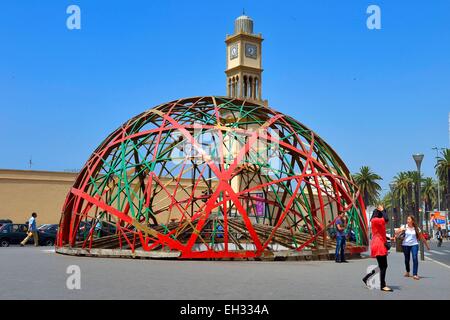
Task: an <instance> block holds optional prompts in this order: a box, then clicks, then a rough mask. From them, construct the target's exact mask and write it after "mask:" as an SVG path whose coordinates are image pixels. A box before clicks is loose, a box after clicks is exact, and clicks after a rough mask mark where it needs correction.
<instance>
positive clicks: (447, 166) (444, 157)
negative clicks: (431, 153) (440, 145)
mask: <svg viewBox="0 0 450 320" xmlns="http://www.w3.org/2000/svg"><path fill="white" fill-rule="evenodd" d="M434 168H435V169H436V175H437V176H438V179H439V182H440V184H441V186H443V191H444V193H443V194H445V195H446V196H445V199H446V200H448V194H449V192H450V179H449V177H450V149H445V150H443V151H442V152H441V156H440V157H438V161H437V164H436V166H435V167H434ZM446 204H447V206H446V207H447V208H448V207H449V204H448V203H446Z"/></svg>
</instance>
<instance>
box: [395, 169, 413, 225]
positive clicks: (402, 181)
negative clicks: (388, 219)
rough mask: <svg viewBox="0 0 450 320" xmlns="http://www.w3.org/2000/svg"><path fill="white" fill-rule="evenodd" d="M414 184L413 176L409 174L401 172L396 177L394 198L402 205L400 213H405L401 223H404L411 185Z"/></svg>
mask: <svg viewBox="0 0 450 320" xmlns="http://www.w3.org/2000/svg"><path fill="white" fill-rule="evenodd" d="M412 183H413V181H412V179H411V176H410V175H409V174H408V173H407V172H399V173H398V174H397V175H396V176H395V177H394V185H395V187H394V197H395V199H396V200H397V201H398V202H399V204H400V211H402V212H403V214H402V216H401V219H400V221H401V222H404V217H405V216H406V211H407V208H408V207H409V204H408V201H409V199H410V190H411V184H412Z"/></svg>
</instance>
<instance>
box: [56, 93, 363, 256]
mask: <svg viewBox="0 0 450 320" xmlns="http://www.w3.org/2000/svg"><path fill="white" fill-rule="evenodd" d="M340 212H344V213H345V215H346V217H347V219H348V234H349V238H350V239H349V242H348V246H347V248H348V250H349V251H350V252H354V253H358V252H363V251H365V250H366V248H367V244H368V238H367V221H366V218H365V209H364V204H363V201H362V197H361V194H360V192H359V190H358V188H357V187H356V185H355V183H354V181H353V179H352V177H351V175H350V173H349V170H348V169H347V167H346V166H345V164H344V162H343V161H342V160H341V159H340V158H339V156H338V155H337V154H336V153H335V152H334V151H333V149H332V148H331V147H330V146H329V145H328V144H327V143H326V142H325V141H323V140H322V139H321V138H320V137H319V136H317V135H316V134H315V133H314V132H313V131H312V130H310V129H309V128H307V127H306V126H304V125H303V124H301V123H300V122H298V121H296V120H295V119H293V118H292V117H289V116H286V115H284V114H282V113H280V112H277V111H275V110H274V109H272V108H269V107H266V106H264V105H260V104H258V103H256V102H254V101H245V100H239V99H233V98H229V97H214V96H207V97H192V98H186V99H179V100H176V101H171V102H168V103H164V104H161V105H158V106H156V107H154V108H152V109H149V110H148V111H145V112H143V113H142V114H140V115H138V116H136V117H134V118H132V119H130V120H129V121H127V122H126V123H124V124H123V125H122V126H121V127H120V128H118V129H117V130H116V131H114V132H113V133H112V134H110V135H109V136H108V137H107V138H106V140H105V141H104V142H103V143H102V144H101V145H100V146H99V147H98V148H97V149H96V150H95V152H94V153H93V154H92V155H91V157H90V158H89V160H88V161H87V163H86V165H85V166H84V168H83V169H82V170H81V171H80V174H79V176H78V178H77V179H76V182H75V184H74V186H73V187H72V188H71V190H70V191H69V194H68V196H67V199H66V202H65V204H64V207H63V211H62V216H61V222H60V228H59V232H58V237H57V251H58V252H61V253H65V254H77V252H78V254H80V253H87V255H92V254H91V253H92V252H94V253H95V252H100V251H99V250H112V251H108V252H114V254H117V255H118V256H121V255H122V256H123V255H125V254H128V253H131V256H133V255H136V253H137V254H139V255H141V254H142V256H147V257H154V258H157V257H158V256H159V257H162V256H164V255H168V256H170V257H172V258H177V259H210V258H213V259H234V258H236V259H237V258H263V257H270V256H272V257H275V256H278V257H282V256H295V255H296V254H300V253H302V252H303V253H306V252H315V253H317V252H325V253H327V252H328V251H329V250H333V248H334V247H335V245H336V244H335V240H334V239H332V238H331V237H330V235H331V234H332V232H331V229H332V228H333V225H334V221H335V219H336V218H337V214H338V213H340ZM118 250H119V251H118ZM120 250H122V253H120ZM147 253H151V254H147ZM83 255H86V254H83Z"/></svg>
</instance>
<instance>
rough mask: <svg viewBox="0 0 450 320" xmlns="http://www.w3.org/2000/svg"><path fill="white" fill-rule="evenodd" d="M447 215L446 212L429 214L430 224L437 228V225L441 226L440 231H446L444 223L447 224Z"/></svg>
mask: <svg viewBox="0 0 450 320" xmlns="http://www.w3.org/2000/svg"><path fill="white" fill-rule="evenodd" d="M446 217H447V213H446V212H439V211H435V212H434V213H432V214H431V219H430V220H431V222H432V223H433V226H434V227H436V228H437V226H438V225H440V226H441V229H446V222H447V219H446Z"/></svg>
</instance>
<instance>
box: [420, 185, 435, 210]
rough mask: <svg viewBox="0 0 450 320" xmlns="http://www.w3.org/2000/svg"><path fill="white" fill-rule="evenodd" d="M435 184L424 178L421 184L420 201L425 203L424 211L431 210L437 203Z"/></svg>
mask: <svg viewBox="0 0 450 320" xmlns="http://www.w3.org/2000/svg"><path fill="white" fill-rule="evenodd" d="M436 195H437V184H436V181H434V180H433V178H430V177H428V178H425V179H424V180H423V184H422V200H423V201H424V202H425V211H430V210H433V208H434V206H435V205H436V203H437V201H436V200H437V199H436V198H437V197H436Z"/></svg>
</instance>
